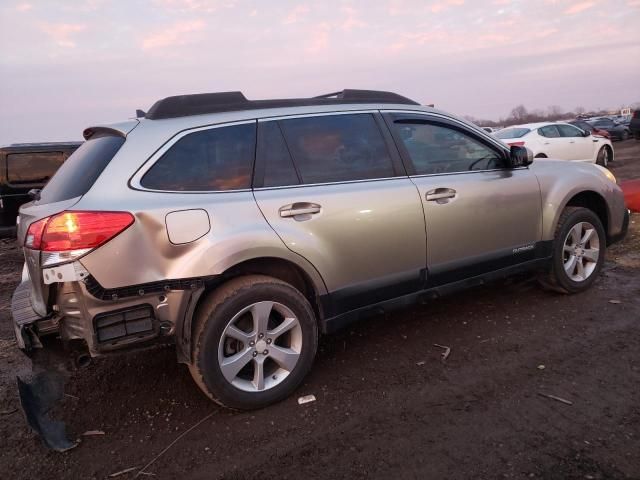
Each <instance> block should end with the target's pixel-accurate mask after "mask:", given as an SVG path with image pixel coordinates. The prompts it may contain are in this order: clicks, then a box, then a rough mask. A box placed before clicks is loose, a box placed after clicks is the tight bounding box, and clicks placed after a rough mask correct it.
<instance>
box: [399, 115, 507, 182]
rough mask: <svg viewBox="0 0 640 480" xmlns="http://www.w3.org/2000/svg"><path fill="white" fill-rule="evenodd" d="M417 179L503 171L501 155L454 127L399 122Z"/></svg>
mask: <svg viewBox="0 0 640 480" xmlns="http://www.w3.org/2000/svg"><path fill="white" fill-rule="evenodd" d="M394 128H395V129H396V131H397V133H398V134H399V137H400V138H401V139H402V142H403V143H404V146H405V147H406V149H407V153H408V154H409V159H410V161H411V163H412V164H413V168H414V170H415V172H416V174H417V175H432V174H438V173H453V172H468V171H470V170H492V169H496V168H502V167H503V166H504V165H503V160H502V156H501V155H500V153H499V152H498V151H496V150H494V149H492V148H490V147H488V146H487V145H485V144H483V143H481V142H480V141H478V140H476V139H475V138H473V137H471V136H469V135H467V134H465V133H463V132H461V131H459V130H457V129H454V128H451V127H447V126H444V125H436V124H431V123H417V122H415V123H414V122H404V121H398V122H395V124H394Z"/></svg>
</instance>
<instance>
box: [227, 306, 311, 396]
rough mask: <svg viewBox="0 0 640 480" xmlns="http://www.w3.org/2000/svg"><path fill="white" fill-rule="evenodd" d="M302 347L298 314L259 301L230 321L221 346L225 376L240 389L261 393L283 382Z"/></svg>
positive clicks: (293, 366) (298, 357)
mask: <svg viewBox="0 0 640 480" xmlns="http://www.w3.org/2000/svg"><path fill="white" fill-rule="evenodd" d="M301 350H302V327H301V325H300V321H299V320H298V318H297V317H296V315H295V314H294V313H293V312H292V311H291V310H290V309H289V308H288V307H286V306H285V305H283V304H281V303H277V302H269V301H264V302H257V303H254V304H251V305H249V306H247V307H245V308H243V309H242V310H241V311H240V312H238V313H237V314H236V315H235V316H234V317H233V318H232V319H231V321H229V323H228V324H227V326H226V327H225V329H224V331H223V332H222V336H221V338H220V343H219V346H218V365H219V366H220V370H221V372H222V375H223V376H224V378H225V379H226V380H227V381H228V382H229V383H231V384H232V385H233V386H234V387H236V388H238V389H239V390H243V391H246V392H261V391H265V390H269V389H270V388H273V387H275V386H276V385H278V384H280V383H281V382H282V381H283V380H284V379H285V378H287V376H288V375H289V374H290V373H291V372H292V371H293V369H294V368H295V367H296V365H297V364H298V360H299V359H300V353H301Z"/></svg>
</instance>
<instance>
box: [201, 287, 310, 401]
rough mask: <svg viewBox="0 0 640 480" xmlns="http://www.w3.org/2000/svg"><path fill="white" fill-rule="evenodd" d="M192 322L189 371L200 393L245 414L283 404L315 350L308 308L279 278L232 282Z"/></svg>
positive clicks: (206, 301)
mask: <svg viewBox="0 0 640 480" xmlns="http://www.w3.org/2000/svg"><path fill="white" fill-rule="evenodd" d="M266 312H269V313H268V314H266ZM194 320H195V329H194V331H195V334H194V338H193V345H194V349H193V358H192V362H191V364H190V365H189V370H190V371H191V375H192V376H193V379H194V380H195V382H196V383H197V384H198V386H199V387H200V389H201V390H202V391H203V392H204V393H205V394H206V395H207V396H208V397H209V398H211V399H212V400H214V401H215V402H216V403H218V404H220V405H222V406H225V407H229V408H235V409H239V410H251V409H256V408H262V407H265V406H267V405H269V404H272V403H275V402H278V401H280V400H283V399H284V398H286V397H288V396H289V395H290V394H291V393H292V392H293V391H294V390H295V389H296V388H297V387H298V385H299V384H300V383H301V382H302V380H303V379H304V377H305V376H306V375H307V373H308V372H309V370H310V369H311V366H312V364H313V359H314V357H315V354H316V350H317V346H318V327H317V323H316V318H315V314H314V312H313V308H312V307H311V305H310V304H309V302H308V301H307V299H306V298H305V297H304V295H302V294H301V293H300V292H299V291H298V290H296V289H295V288H294V287H293V286H291V285H289V284H288V283H285V282H283V281H281V280H277V279H275V278H272V277H267V276H262V275H248V276H243V277H238V278H235V279H232V280H230V281H229V282H227V283H225V284H223V285H222V286H221V287H219V288H217V289H216V290H214V291H213V292H211V293H210V294H209V295H208V296H207V297H206V298H205V299H204V300H203V302H202V303H201V305H200V306H199V307H198V309H197V311H196V314H195V318H194ZM283 326H284V327H283ZM287 327H288V329H287V330H285V331H284V333H280V334H278V331H279V330H281V329H282V328H287ZM259 333H261V334H263V335H264V336H260V337H258V334H259ZM239 338H241V339H242V340H239ZM267 342H269V343H267ZM258 350H259V351H258ZM269 350H271V351H270V352H269ZM276 352H277V355H276ZM296 354H297V357H296ZM234 357H235V358H236V360H235V361H234V360H230V359H233V358H234ZM294 358H295V362H294ZM276 359H277V360H276ZM225 365H226V366H225ZM259 365H261V367H260V366H259ZM241 366H242V367H243V368H240V369H239V370H238V371H237V373H234V372H235V370H237V369H238V367H241ZM285 367H286V368H285ZM261 369H262V370H261ZM223 370H224V372H225V373H226V376H225V373H223ZM260 373H262V375H260ZM260 378H262V384H260Z"/></svg>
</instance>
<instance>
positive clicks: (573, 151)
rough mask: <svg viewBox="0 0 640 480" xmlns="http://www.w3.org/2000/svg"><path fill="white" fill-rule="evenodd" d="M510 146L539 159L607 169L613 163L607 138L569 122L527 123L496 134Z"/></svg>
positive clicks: (611, 149)
mask: <svg viewBox="0 0 640 480" xmlns="http://www.w3.org/2000/svg"><path fill="white" fill-rule="evenodd" d="M494 136H496V137H498V138H499V139H500V140H502V141H503V142H504V143H506V144H507V145H509V146H511V145H518V146H524V147H527V148H529V149H530V150H531V151H532V152H533V155H534V157H536V158H554V159H560V160H575V161H578V162H589V163H597V164H598V165H602V166H603V167H606V166H607V164H608V163H609V162H612V161H613V146H612V145H611V141H609V140H607V139H606V138H604V137H600V136H597V135H591V133H590V132H585V131H584V130H581V129H579V128H578V127H575V126H573V125H570V124H568V123H559V122H547V123H528V124H526V125H515V126H512V127H507V128H504V129H502V130H500V131H499V132H496V133H494Z"/></svg>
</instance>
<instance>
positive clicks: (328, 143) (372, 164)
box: [279, 114, 395, 183]
mask: <svg viewBox="0 0 640 480" xmlns="http://www.w3.org/2000/svg"><path fill="white" fill-rule="evenodd" d="M279 123H280V126H281V127H282V132H283V133H284V136H285V139H286V142H287V146H288V147H289V151H290V152H291V155H292V156H293V160H294V162H295V165H296V169H297V171H298V173H299V175H300V178H301V180H302V182H303V183H325V182H344V181H349V180H366V179H372V178H386V177H393V176H394V175H395V174H394V170H393V165H392V163H391V157H390V156H389V152H388V151H387V146H386V144H385V142H384V139H383V137H382V134H381V133H380V129H379V128H378V125H377V124H376V122H375V120H374V118H373V116H372V115H369V114H352V115H326V116H317V117H306V118H296V119H290V120H282V121H280V122H279Z"/></svg>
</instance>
